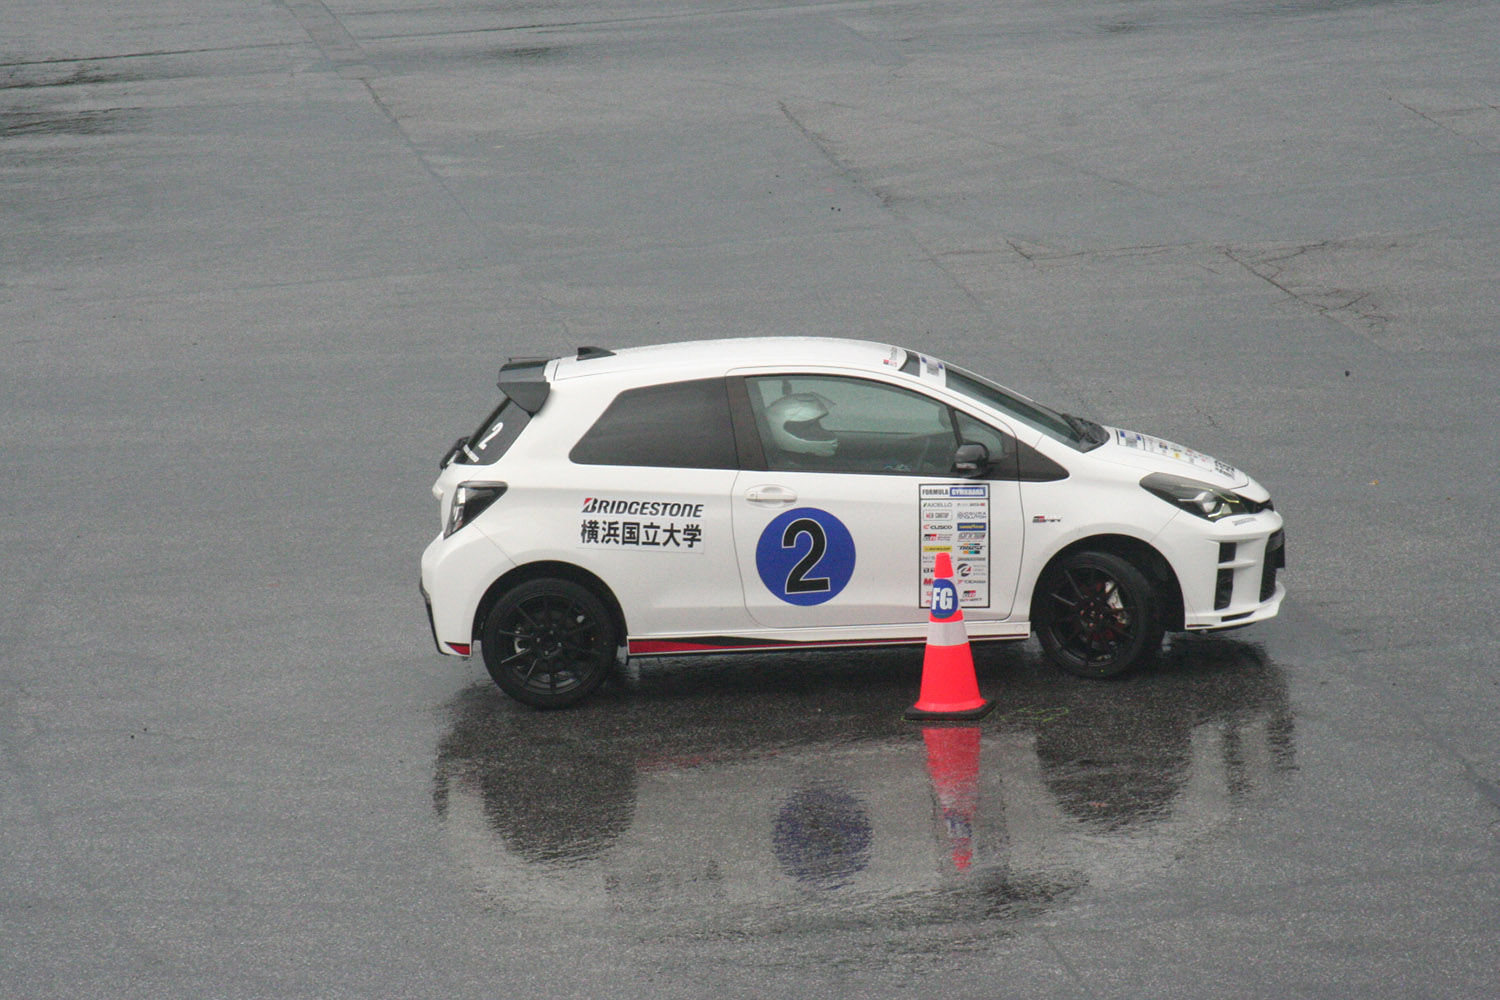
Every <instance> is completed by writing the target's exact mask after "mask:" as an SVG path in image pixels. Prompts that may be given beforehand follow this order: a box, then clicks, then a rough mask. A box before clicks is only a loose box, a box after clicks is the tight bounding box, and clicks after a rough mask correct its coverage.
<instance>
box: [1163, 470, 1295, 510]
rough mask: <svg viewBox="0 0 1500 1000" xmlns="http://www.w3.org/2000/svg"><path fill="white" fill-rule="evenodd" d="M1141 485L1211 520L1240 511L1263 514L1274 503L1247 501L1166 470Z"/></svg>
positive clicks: (1183, 508) (1176, 505)
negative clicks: (1170, 473) (1167, 472)
mask: <svg viewBox="0 0 1500 1000" xmlns="http://www.w3.org/2000/svg"><path fill="white" fill-rule="evenodd" d="M1141 488H1142V489H1144V490H1145V491H1146V492H1147V493H1151V494H1154V495H1156V496H1159V497H1161V498H1162V499H1163V500H1165V501H1166V502H1167V503H1169V504H1171V505H1172V506H1174V507H1177V508H1180V509H1182V510H1185V511H1187V512H1188V513H1189V514H1196V515H1197V516H1199V517H1201V518H1205V519H1207V520H1209V521H1217V520H1219V519H1220V518H1224V517H1232V516H1234V515H1236V514H1259V513H1260V512H1261V511H1263V510H1270V509H1271V504H1270V502H1269V501H1267V502H1266V503H1257V502H1255V501H1254V500H1247V499H1246V498H1245V497H1242V496H1240V495H1239V494H1238V493H1235V492H1234V491H1233V490H1226V489H1223V488H1222V487H1218V486H1210V485H1209V484H1208V483H1200V482H1198V481H1197V480H1195V479H1182V478H1180V477H1178V476H1169V475H1167V474H1165V473H1162V472H1153V473H1152V474H1151V475H1149V476H1147V477H1146V478H1145V479H1142V480H1141Z"/></svg>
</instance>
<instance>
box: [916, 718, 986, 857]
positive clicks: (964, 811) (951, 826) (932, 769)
mask: <svg viewBox="0 0 1500 1000" xmlns="http://www.w3.org/2000/svg"><path fill="white" fill-rule="evenodd" d="M979 735H980V732H979V727H978V726H929V727H928V728H926V729H924V730H922V740H923V742H925V743H926V744H927V773H928V775H929V776H930V777H931V778H932V801H933V806H934V807H935V815H934V818H935V819H936V820H937V821H938V830H939V834H938V837H939V842H940V843H942V845H943V846H944V847H946V848H947V849H948V857H949V859H950V860H951V861H952V862H953V867H954V868H955V869H957V870H958V871H963V870H965V869H966V868H968V867H969V865H971V864H973V863H974V821H975V817H976V815H977V814H978V812H979Z"/></svg>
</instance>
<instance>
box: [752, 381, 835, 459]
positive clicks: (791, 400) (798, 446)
mask: <svg viewBox="0 0 1500 1000" xmlns="http://www.w3.org/2000/svg"><path fill="white" fill-rule="evenodd" d="M832 406H833V401H832V400H830V399H828V398H827V397H825V396H821V395H819V394H818V393H816V392H796V393H792V394H791V395H788V396H782V397H781V398H780V399H778V400H777V401H776V402H774V403H772V404H771V405H770V406H768V407H766V421H767V423H768V424H769V425H770V430H771V438H772V440H774V441H775V442H776V444H777V446H778V447H780V448H781V449H782V450H783V451H788V452H795V453H797V454H801V455H821V456H823V457H825V458H826V457H827V456H829V455H832V454H833V453H834V452H835V451H837V450H838V447H839V441H838V438H836V437H835V436H834V434H833V432H832V431H830V430H828V429H827V428H826V427H824V426H823V418H824V417H826V416H828V411H829V409H830V408H831V407H832Z"/></svg>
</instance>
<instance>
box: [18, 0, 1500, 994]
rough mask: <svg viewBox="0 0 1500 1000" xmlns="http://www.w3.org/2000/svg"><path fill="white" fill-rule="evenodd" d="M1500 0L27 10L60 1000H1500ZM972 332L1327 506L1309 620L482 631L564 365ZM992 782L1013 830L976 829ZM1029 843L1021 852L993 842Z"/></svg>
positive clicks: (36, 952) (21, 908) (958, 343)
mask: <svg viewBox="0 0 1500 1000" xmlns="http://www.w3.org/2000/svg"><path fill="white" fill-rule="evenodd" d="M1497 52H1500V5H1497V4H1495V3H1493V2H1478V0H1474V2H1468V0H1450V2H1443V3H1421V2H1352V0H1322V2H1317V0H1306V2H1301V0H1287V2H1266V0H1199V2H1187V0H1160V2H1149V3H1148V2H1145V0H1125V2H1118V0H1115V2H1103V0H1079V2H1076V3H1056V2H1046V0H1022V2H1016V3H1008V4H989V3H980V2H977V0H954V2H947V3H923V4H916V3H898V2H887V3H878V2H869V3H861V2H846V3H767V4H763V5H747V4H740V3H726V2H722V0H697V2H694V0H659V2H653V3H651V4H643V3H642V4H630V3H623V2H618V0H615V2H610V0H600V2H594V3H587V2H580V3H557V4H547V3H529V4H493V5H490V4H459V3H452V4H445V3H432V4H425V5H420V4H408V5H403V4H400V3H381V4H375V3H367V2H363V0H349V2H337V3H321V2H317V0H289V2H230V0H208V2H197V0H195V2H192V3H187V2H182V0H149V2H140V3H121V2H114V0H111V2H100V3H92V4H84V5H45V4H36V3H29V2H25V0H0V359H3V362H4V363H3V364H0V558H3V565H4V567H5V572H4V573H3V574H0V831H3V847H0V941H3V950H0V994H4V995H5V996H8V997H9V996H14V997H36V998H70V1000H71V998H89V997H107V998H129V997H151V998H160V997H224V998H261V997H265V998H280V997H428V996H431V997H438V996H442V997H453V996H474V997H489V996H499V997H511V996H515V997H521V996H526V997H593V996H599V997H603V996H630V997H635V996H639V997H647V996H649V997H700V996H704V997H706V996H718V997H724V996H745V997H789V998H790V997H797V998H805V997H813V996H829V997H845V996H848V997H856V996H857V997H866V996H906V995H912V996H919V995H920V996H926V995H937V994H940V993H941V994H943V995H949V996H964V997H997V996H1016V997H1022V996H1025V997H1141V996H1154V997H1264V996H1284V997H1347V996H1366V997H1392V998H1395V997H1473V996H1482V995H1491V994H1493V993H1495V992H1496V991H1497V989H1500V975H1497V973H1496V969H1497V968H1500V935H1497V933H1496V931H1495V928H1496V926H1497V919H1500V906H1497V903H1496V899H1497V898H1500V892H1497V891H1500V864H1497V846H1500V845H1497V840H1496V836H1497V831H1500V825H1497V824H1500V789H1497V783H1500V712H1497V708H1500V680H1497V672H1496V671H1497V667H1500V627H1497V625H1496V620H1495V618H1496V616H1495V606H1496V600H1495V597H1494V595H1495V593H1496V592H1497V590H1500V559H1497V545H1496V543H1495V539H1496V538H1497V537H1500V513H1497V511H1500V507H1497V505H1496V504H1495V502H1494V499H1493V496H1492V494H1493V492H1494V486H1495V473H1494V469H1495V468H1496V466H1497V464H1500V445H1497V436H1496V434H1495V427H1496V422H1497V419H1500V392H1497V389H1500V348H1497V336H1496V334H1497V331H1500V290H1497V289H1500V285H1497V283H1496V281H1495V275H1496V266H1497V265H1496V262H1497V261H1500V59H1497V58H1496V53H1497ZM794 333H796V334H801V333H812V334H830V335H840V336H843V335H853V336H860V337H866V338H869V339H875V340H885V341H892V342H896V343H902V344H907V345H911V346H920V347H923V348H926V349H930V350H931V351H933V352H934V353H937V354H940V355H945V356H948V357H951V358H953V359H955V360H961V361H964V362H966V363H967V364H969V365H970V366H972V367H975V368H977V369H979V370H981V371H984V372H987V373H990V374H993V375H994V376H996V377H997V378H999V379H1000V380H1001V381H1003V382H1006V383H1007V384H1009V385H1012V386H1014V387H1015V388H1018V389H1020V390H1022V391H1024V392H1027V393H1028V394H1030V395H1033V396H1036V397H1038V398H1040V399H1042V400H1045V401H1048V402H1052V403H1055V404H1058V405H1061V406H1064V407H1067V408H1072V409H1074V410H1075V411H1077V412H1081V413H1085V414H1087V415H1090V416H1094V417H1097V418H1100V419H1107V420H1109V421H1110V422H1112V423H1117V424H1120V425H1122V426H1127V427H1134V428H1138V429H1140V430H1143V431H1148V432H1153V433H1158V434H1161V435H1163V436H1166V437H1169V438H1172V439H1175V440H1180V441H1183V442H1184V443H1187V444H1190V445H1192V446H1194V447H1197V448H1200V449H1202V450H1204V451H1207V452H1209V453H1211V454H1215V455H1218V456H1220V457H1223V458H1225V459H1229V460H1232V461H1234V462H1235V463H1237V464H1240V465H1242V466H1244V467H1245V468H1247V469H1249V470H1251V471H1252V472H1253V473H1255V474H1256V475H1257V476H1258V477H1259V478H1261V479H1262V481H1263V482H1265V483H1266V484H1267V485H1268V486H1269V487H1270V488H1271V489H1272V491H1273V493H1274V494H1275V496H1276V499H1277V503H1278V508H1279V509H1280V510H1282V511H1283V512H1284V514H1285V515H1286V517H1287V519H1288V523H1289V527H1288V536H1289V559H1290V564H1291V565H1290V568H1289V570H1288V572H1287V574H1286V576H1285V580H1286V582H1287V585H1288V587H1289V588H1290V589H1291V592H1292V593H1291V597H1290V598H1289V599H1288V602H1287V604H1286V607H1285V610H1284V613H1283V617H1282V618H1280V619H1278V620H1277V621H1275V622H1273V623H1268V624H1265V625H1260V626H1255V627H1253V628H1251V629H1249V630H1246V631H1244V632H1240V633H1235V634H1234V635H1233V636H1231V637H1227V638H1223V639H1212V640H1207V639H1200V640H1191V641H1181V642H1177V643H1174V645H1173V646H1172V648H1171V649H1170V650H1169V652H1168V654H1167V656H1166V657H1165V658H1164V661H1163V663H1162V665H1161V666H1160V668H1158V669H1157V670H1155V671H1153V672H1151V673H1149V674H1147V675H1144V676H1142V677H1139V678H1136V679H1134V680H1131V681H1129V682H1126V683H1124V684H1118V685H1084V684H1081V683H1080V682H1075V681H1071V680H1068V679H1065V678H1062V677H1060V676H1058V675H1055V674H1053V673H1051V672H1050V671H1048V670H1047V669H1046V668H1045V667H1044V666H1043V665H1041V664H1040V663H1039V662H1038V659H1037V655H1036V649H1035V647H1034V646H1032V645H1030V644H1028V645H1026V646H1023V647H1002V648H998V649H986V650H984V651H982V652H981V653H980V654H979V665H980V680H981V684H982V686H983V687H984V688H985V689H986V691H987V692H989V693H993V694H995V695H997V696H998V697H999V698H1000V699H1001V703H1002V704H1001V709H1000V710H999V711H997V713H996V715H995V716H994V717H993V718H992V720H990V721H987V722H986V723H985V724H984V726H983V727H981V729H980V734H979V735H980V736H981V737H982V749H977V748H978V747H979V746H980V745H981V744H979V743H976V744H974V745H972V746H970V745H968V744H965V743H963V740H962V739H961V738H958V737H954V738H953V739H954V740H955V741H956V742H954V743H952V744H949V743H945V742H944V741H943V739H944V738H940V737H935V736H929V735H928V734H927V733H924V732H923V731H921V730H920V729H919V728H913V727H911V726H910V725H908V724H904V723H901V722H900V721H899V713H900V711H901V710H902V709H903V708H904V707H905V706H906V705H907V704H908V703H909V702H910V700H911V698H912V697H913V695H914V692H915V685H916V680H917V669H918V661H917V659H916V658H915V657H914V656H913V655H912V654H910V653H906V654H902V653H894V652H884V653H880V654H878V655H876V654H869V655H862V656H859V657H848V658H838V657H832V658H824V659H821V660H811V659H810V660H807V661H802V660H785V659H777V658H769V659H766V658H761V659H744V660H730V661H727V662H726V661H722V660H710V661H707V662H702V663H698V664H690V663H686V662H683V663H676V664H659V663H658V664H653V663H646V664H642V665H640V666H639V667H638V669H635V670H633V672H632V674H631V676H630V677H629V678H628V679H627V680H626V681H625V683H623V684H621V685H618V686H616V687H614V688H611V689H610V690H609V691H607V692H606V693H605V694H604V696H602V697H601V698H600V699H598V700H597V702H596V703H594V704H591V705H589V706H587V707H586V708H584V709H582V710H580V711H578V712H573V713H565V714H560V715H541V714H538V713H534V712H530V711H527V710H524V709H522V708H520V707H519V706H517V705H515V704H513V703H510V702H508V701H506V700H505V699H504V698H502V697H501V696H500V695H499V694H498V693H497V692H495V691H494V690H493V689H492V688H491V687H490V686H489V685H488V682H487V680H486V678H485V675H484V673H483V669H482V667H480V666H479V665H477V664H472V663H470V664H463V663H458V662H455V661H447V660H441V659H439V658H438V657H437V656H436V655H435V654H434V653H432V651H431V646H430V641H429V638H428V636H427V633H426V623H425V621H424V618H423V614H422V611H421V607H420V602H419V600H418V598H417V594H416V562H417V556H418V554H419V552H420V550H421V548H422V546H423V545H424V544H425V542H426V540H427V539H428V538H429V537H430V535H431V534H432V533H433V532H434V531H436V529H437V523H436V516H435V510H434V506H435V505H434V504H433V502H432V500H431V497H430V496H429V495H428V493H427V487H428V486H429V484H430V481H431V479H432V477H433V476H434V475H435V472H436V462H437V459H438V457H439V456H440V454H441V452H442V450H443V448H444V447H446V446H447V444H448V443H449V442H451V440H452V439H453V438H454V437H455V436H456V435H458V434H459V433H462V432H464V431H467V430H469V429H470V428H471V425H472V424H473V423H474V422H475V421H476V420H477V419H478V417H479V416H480V415H481V414H482V411H483V410H484V409H485V408H486V406H487V405H488V404H489V402H490V400H491V397H492V394H493V371H494V369H495V367H496V365H497V364H498V362H499V361H500V360H501V359H502V358H503V357H504V356H506V355H511V354H518V355H526V354H539V353H550V352H557V353H561V352H563V351H566V350H568V349H571V348H572V347H575V346H577V345H579V344H588V343H597V344H604V345H608V346H615V345H631V344H638V343H650V342H659V341H668V340H677V339H694V338H706V337H717V336H726V335H740V334H744V335H757V334H794ZM976 803H977V804H976ZM965 852H969V853H965Z"/></svg>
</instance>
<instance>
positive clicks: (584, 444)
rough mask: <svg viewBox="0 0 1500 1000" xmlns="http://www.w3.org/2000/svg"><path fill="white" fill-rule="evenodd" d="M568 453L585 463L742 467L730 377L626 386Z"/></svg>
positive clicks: (678, 467) (669, 466) (704, 467)
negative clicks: (732, 417) (728, 385)
mask: <svg viewBox="0 0 1500 1000" xmlns="http://www.w3.org/2000/svg"><path fill="white" fill-rule="evenodd" d="M568 458H569V459H570V460H572V461H573V462H575V463H577V464H579V465H633V466H646V467H654V468H667V469H733V468H737V467H738V465H739V462H738V458H737V456H736V453H735V449H734V430H733V426H732V424H731V423H730V419H729V393H728V391H727V390H726V389H725V387H724V380H723V379H721V378H713V379H698V380H696V381H692V382H668V383H666V384H665V385H648V386H642V387H641V388H639V389H626V390H625V391H624V392H622V393H620V394H619V395H618V396H616V397H615V400H614V402H612V403H610V404H609V408H608V409H606V410H605V411H604V413H603V414H601V415H600V417H599V419H598V420H596V421H594V426H592V427H590V428H589V429H588V431H587V433H585V434H584V435H583V437H582V438H580V439H579V441H578V443H577V444H576V445H574V446H573V450H572V451H571V452H570V453H569V454H568Z"/></svg>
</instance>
